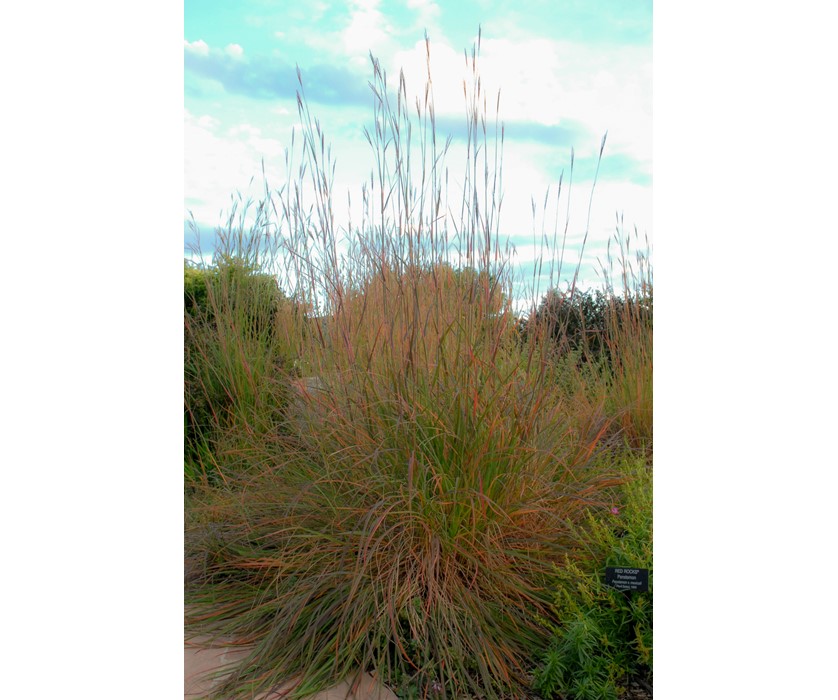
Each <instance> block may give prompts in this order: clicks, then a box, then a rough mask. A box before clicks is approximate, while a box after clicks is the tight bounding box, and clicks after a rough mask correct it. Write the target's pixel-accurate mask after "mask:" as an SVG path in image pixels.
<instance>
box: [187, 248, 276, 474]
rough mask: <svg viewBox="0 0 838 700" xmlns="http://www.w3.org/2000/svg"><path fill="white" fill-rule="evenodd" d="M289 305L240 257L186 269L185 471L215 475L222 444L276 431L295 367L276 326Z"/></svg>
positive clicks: (269, 279) (267, 277)
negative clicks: (241, 435) (247, 434)
mask: <svg viewBox="0 0 838 700" xmlns="http://www.w3.org/2000/svg"><path fill="white" fill-rule="evenodd" d="M289 307H290V302H289V301H288V299H287V298H286V297H285V296H284V294H283V293H282V292H281V291H280V289H279V288H278V286H277V283H276V280H275V279H274V278H272V277H271V276H270V275H267V274H264V273H260V272H258V271H257V270H255V269H254V268H253V266H252V265H249V264H247V263H246V262H245V261H243V260H242V259H240V258H237V257H235V256H230V255H227V256H217V259H216V262H215V264H214V265H213V266H211V267H209V268H195V267H190V266H189V265H185V267H184V426H185V427H184V430H185V435H184V469H185V472H184V473H185V476H186V478H187V480H190V481H191V480H193V479H195V478H197V477H198V476H199V475H202V476H205V477H210V478H217V477H218V476H219V475H220V472H219V469H220V465H219V458H220V457H222V456H223V454H222V453H223V452H224V450H225V447H224V441H225V440H228V441H229V440H232V441H233V442H235V438H236V433H237V432H241V431H253V430H256V431H258V432H265V431H270V430H274V429H276V427H277V425H278V424H279V422H280V420H281V417H282V412H283V410H284V407H285V405H286V404H287V400H288V389H287V380H286V377H285V375H284V372H285V370H286V369H287V367H288V366H289V364H290V358H289V352H288V349H287V344H286V343H284V342H283V338H284V335H283V333H281V332H280V329H279V326H280V325H281V323H282V319H283V313H286V315H287V311H288V309H289Z"/></svg>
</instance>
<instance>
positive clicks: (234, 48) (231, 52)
mask: <svg viewBox="0 0 838 700" xmlns="http://www.w3.org/2000/svg"><path fill="white" fill-rule="evenodd" d="M224 53H226V54H227V55H228V56H230V58H242V57H243V56H244V49H243V48H242V47H241V46H239V45H238V44H227V46H225V47H224Z"/></svg>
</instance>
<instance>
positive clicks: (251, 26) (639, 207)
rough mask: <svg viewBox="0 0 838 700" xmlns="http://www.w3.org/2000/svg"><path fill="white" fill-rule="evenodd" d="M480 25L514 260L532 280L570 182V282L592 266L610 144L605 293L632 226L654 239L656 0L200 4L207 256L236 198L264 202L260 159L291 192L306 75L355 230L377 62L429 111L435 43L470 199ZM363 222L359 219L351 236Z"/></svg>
mask: <svg viewBox="0 0 838 700" xmlns="http://www.w3.org/2000/svg"><path fill="white" fill-rule="evenodd" d="M478 27H481V28H482V39H481V43H480V59H479V69H480V75H481V80H482V86H483V91H484V93H485V94H486V95H488V100H487V102H488V105H489V112H490V114H489V116H490V118H494V116H495V114H494V112H495V108H496V104H497V96H498V91H500V103H499V104H500V111H499V115H498V116H499V119H500V121H502V122H503V124H504V134H505V139H504V148H503V192H504V199H503V205H502V209H501V215H500V233H501V238H502V239H508V240H509V241H510V242H511V243H512V245H513V246H514V248H515V250H516V254H515V262H516V264H517V265H518V266H519V268H520V269H522V270H526V271H529V270H530V269H532V265H533V259H534V257H535V246H534V232H536V233H537V234H538V236H539V237H540V235H541V232H542V230H546V231H547V232H548V233H549V234H551V236H550V237H551V238H552V232H553V229H554V227H555V221H556V212H555V210H556V206H557V205H556V191H557V185H558V182H559V178H560V177H562V173H564V175H563V183H564V184H563V187H562V193H561V196H560V199H559V203H558V208H559V211H560V216H559V220H560V230H562V229H563V227H564V222H565V221H566V219H567V217H568V216H569V226H568V246H569V249H570V252H569V253H566V254H565V260H566V262H565V267H564V269H565V271H567V270H568V269H570V270H571V272H572V269H573V266H572V265H568V261H569V262H570V263H575V262H576V261H578V259H579V256H578V250H579V247H580V245H581V240H582V237H583V235H584V233H585V230H586V227H588V224H587V218H588V205H589V200H590V198H591V192H592V185H593V178H594V174H595V171H596V163H597V156H598V154H599V150H600V146H601V143H602V138H603V136H604V135H605V134H606V132H607V141H606V146H605V151H604V156H603V160H602V163H601V166H600V171H599V176H598V180H597V184H596V187H595V190H594V193H593V195H594V196H593V206H592V208H591V213H590V227H589V236H588V243H587V246H586V253H585V256H584V258H583V265H584V266H583V269H582V273H581V277H582V279H583V280H587V281H588V283H589V284H594V285H598V284H599V277H598V276H597V273H596V270H598V269H599V264H598V263H597V258H599V259H600V260H604V259H605V255H604V254H605V244H606V242H607V239H608V238H609V237H611V236H613V235H614V233H615V228H616V218H617V216H618V215H619V216H621V217H622V218H623V222H624V225H625V229H626V230H633V229H634V228H635V227H636V228H637V229H638V231H639V233H640V234H641V236H643V235H644V234H648V236H649V238H650V240H651V236H652V229H651V223H652V221H651V195H652V3H651V1H650V0H639V1H635V2H630V3H627V2H625V1H624V0H600V1H599V2H596V3H591V2H588V1H587V0H558V1H557V0H551V1H549V2H547V1H540V0H528V1H527V2H524V3H522V2H506V1H504V2H496V1H492V2H488V1H485V0H465V1H462V2H457V3H435V2H433V1H432V0H408V1H407V2H394V1H392V0H350V2H330V1H328V0H318V1H317V2H313V3H309V4H306V5H302V4H296V3H276V2H266V1H264V0H244V1H242V2H237V3H229V2H221V1H218V0H201V2H196V1H194V0H187V1H186V3H185V16H184V42H183V50H184V68H185V70H184V89H185V110H184V139H185V140H184V151H185V181H184V195H185V201H184V217H185V219H186V218H188V217H194V220H195V222H197V224H198V225H199V228H200V230H201V233H202V241H205V240H206V239H207V236H208V235H211V233H212V231H213V229H214V228H215V227H216V226H217V225H219V223H222V222H223V220H224V219H225V218H226V215H227V213H228V211H229V209H230V206H231V196H233V195H234V194H237V193H240V194H241V195H242V196H243V197H244V198H245V199H246V198H248V197H253V198H259V197H260V194H261V192H262V191H263V190H264V184H263V178H262V166H261V162H262V160H263V159H264V163H265V171H266V174H267V179H268V183H269V185H270V186H271V187H272V188H273V187H278V186H279V185H280V184H282V182H283V178H284V177H285V175H284V171H285V166H284V155H283V153H284V149H285V148H286V147H287V146H289V145H290V142H291V131H292V128H293V127H294V126H295V125H296V124H298V113H297V103H296V94H297V89H298V83H297V74H296V67H297V66H299V68H300V71H301V74H302V78H303V83H304V87H305V92H306V96H307V99H308V102H309V106H310V109H311V112H312V113H313V115H314V116H315V117H317V118H318V119H319V120H320V122H321V124H322V126H323V129H324V131H325V135H326V140H327V142H329V143H331V145H332V153H333V155H334V158H335V161H336V167H335V187H334V192H335V193H336V195H335V202H336V206H337V210H338V220H339V222H341V221H343V222H345V221H346V217H347V216H348V214H347V212H346V209H347V206H348V205H346V204H345V203H346V202H347V196H346V192H347V191H349V193H350V195H351V196H352V199H353V201H354V202H359V201H360V200H361V194H360V193H361V183H362V182H364V181H365V180H368V179H369V175H370V171H371V168H372V165H373V154H372V150H371V148H370V146H369V144H368V143H367V141H366V139H365V136H364V131H363V130H364V127H365V126H367V127H370V126H371V124H372V120H373V118H374V117H373V97H372V93H371V90H370V87H369V84H368V83H369V81H370V80H371V79H372V76H373V72H372V66H371V61H370V53H372V54H373V55H374V56H375V57H376V58H377V59H378V60H379V61H380V63H381V66H382V68H384V69H385V70H386V72H387V75H388V82H389V83H390V85H391V87H392V88H393V89H395V87H396V85H397V80H398V75H399V72H400V71H402V70H403V71H404V74H405V80H406V86H407V90H408V93H409V94H410V95H411V96H412V95H417V94H419V93H420V92H421V91H423V90H424V85H425V79H426V72H427V70H426V58H425V42H424V35H425V32H427V34H428V37H429V39H430V56H431V74H432V78H433V89H434V103H435V107H436V117H437V125H438V130H439V131H441V132H442V135H445V134H450V135H451V137H452V139H453V140H452V146H451V150H450V152H449V154H448V157H447V160H446V163H447V166H448V168H449V173H450V183H451V184H449V188H450V189H451V190H453V191H452V192H449V196H450V197H452V198H453V200H454V201H459V198H458V196H457V195H456V188H457V185H458V184H459V185H460V187H461V186H462V174H463V170H464V168H465V162H466V161H465V150H464V148H465V137H464V135H465V124H466V104H465V98H464V95H463V80H464V78H466V77H467V76H468V75H469V73H468V70H469V69H468V68H467V66H466V60H465V57H464V51H466V50H467V52H468V53H469V54H470V53H471V49H472V47H473V46H474V43H475V41H476V39H477V33H478ZM470 82H471V81H470V79H469V83H470ZM571 149H573V151H574V166H573V179H572V185H571V186H570V187H568V184H569V178H570V162H571ZM251 180H253V182H252V183H251ZM548 187H549V188H550V189H549V191H550V199H549V203H548V205H547V208H546V210H545V207H544V201H545V195H546V194H547V192H548ZM568 192H569V193H570V195H569V196H570V198H569V199H568ZM533 201H534V202H535V205H536V206H535V209H536V214H535V218H534V216H533ZM568 205H569V209H568ZM568 211H569V213H568ZM358 218H359V215H358V212H357V211H353V221H355V222H357V221H358ZM544 219H546V222H547V223H546V228H543V227H545V224H544V222H543V220H544ZM184 236H185V242H186V243H187V245H188V244H189V243H190V242H192V239H193V236H192V235H191V232H190V230H189V228H188V227H185V233H184ZM204 247H205V248H206V244H205V243H204ZM574 256H575V257H574ZM566 276H567V275H566V274H564V273H563V277H566Z"/></svg>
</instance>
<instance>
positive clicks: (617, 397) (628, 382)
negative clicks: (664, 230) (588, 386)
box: [603, 220, 653, 455]
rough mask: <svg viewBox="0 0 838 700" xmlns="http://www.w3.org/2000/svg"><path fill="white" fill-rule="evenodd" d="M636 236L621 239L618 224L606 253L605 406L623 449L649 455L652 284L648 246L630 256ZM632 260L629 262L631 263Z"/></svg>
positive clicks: (646, 242)
mask: <svg viewBox="0 0 838 700" xmlns="http://www.w3.org/2000/svg"><path fill="white" fill-rule="evenodd" d="M638 238H639V237H638V235H637V230H636V229H635V231H634V235H633V236H630V235H627V234H626V233H625V228H624V226H623V225H622V220H620V221H619V222H618V226H617V232H616V235H615V236H614V239H613V241H614V242H615V243H616V246H617V249H618V250H617V252H616V253H614V254H612V253H611V245H610V244H611V241H609V247H608V257H607V265H603V273H604V274H603V276H604V278H605V279H606V280H607V286H606V291H607V298H608V300H609V313H608V329H607V332H606V344H607V346H608V350H609V354H610V355H611V357H612V368H611V372H610V375H609V388H608V395H609V406H610V412H611V414H612V415H615V416H616V418H617V420H618V422H619V424H620V425H621V428H622V430H623V434H624V435H625V437H626V439H627V441H628V444H629V445H630V446H631V447H633V448H637V449H641V450H643V451H645V452H646V453H647V455H650V454H651V451H652V354H653V353H652V349H653V342H652V339H653V333H652V328H653V323H652V313H653V309H652V303H653V280H652V266H651V261H650V249H649V241H648V239H646V241H645V249H641V248H639V247H636V248H635V250H634V254H633V256H632V247H631V246H632V239H634V241H635V246H637V245H638V243H639V240H638ZM632 257H633V260H632ZM615 268H618V269H619V280H620V283H621V285H622V288H623V293H622V295H619V294H615V292H614V289H613V286H612V284H611V281H612V280H613V279H614V271H615Z"/></svg>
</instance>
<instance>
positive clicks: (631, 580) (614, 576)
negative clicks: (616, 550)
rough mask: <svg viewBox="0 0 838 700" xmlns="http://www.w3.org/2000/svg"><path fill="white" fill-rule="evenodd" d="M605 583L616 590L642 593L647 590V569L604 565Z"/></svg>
mask: <svg viewBox="0 0 838 700" xmlns="http://www.w3.org/2000/svg"><path fill="white" fill-rule="evenodd" d="M605 585H606V586H611V588H616V589H617V590H618V591H629V592H633V593H643V592H644V591H648V590H649V569H631V568H628V567H616V566H607V567H605Z"/></svg>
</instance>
